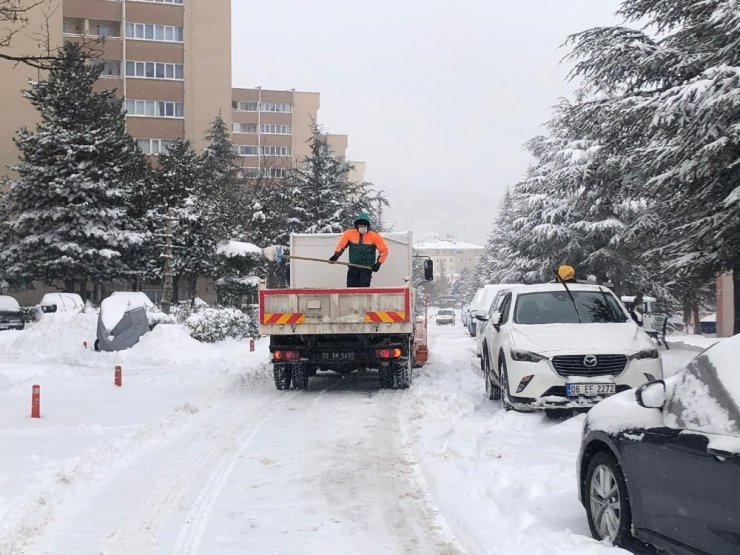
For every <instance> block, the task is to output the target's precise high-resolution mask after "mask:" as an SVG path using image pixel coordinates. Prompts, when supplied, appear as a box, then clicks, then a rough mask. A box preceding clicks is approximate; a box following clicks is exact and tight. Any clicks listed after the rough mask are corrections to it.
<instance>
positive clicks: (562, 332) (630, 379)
mask: <svg viewBox="0 0 740 555" xmlns="http://www.w3.org/2000/svg"><path fill="white" fill-rule="evenodd" d="M482 349H483V351H482V357H483V360H482V366H483V373H484V376H485V381H486V394H487V396H488V398H489V399H501V402H502V404H503V406H504V408H505V409H506V410H510V409H517V410H532V409H539V408H544V409H563V408H574V407H589V406H592V405H594V404H596V403H597V402H598V401H600V400H601V399H603V398H604V397H607V396H609V395H613V394H614V393H618V392H620V391H624V390H626V389H630V388H632V387H637V386H639V385H641V384H643V383H644V382H647V381H652V380H656V379H661V378H662V377H663V366H662V363H661V360H660V356H659V355H658V350H657V348H656V346H655V345H654V344H653V342H652V341H651V339H650V338H649V337H648V336H647V334H646V333H645V332H643V331H642V330H641V329H640V328H639V327H638V326H637V324H635V322H634V321H633V320H632V319H631V318H630V317H629V315H628V313H627V311H626V309H625V308H624V305H622V304H621V303H620V302H619V300H618V299H617V297H615V296H614V294H613V293H612V292H611V291H610V290H609V289H607V288H606V287H603V286H600V285H587V284H582V283H569V284H568V285H567V289H566V287H565V286H564V285H563V284H562V283H546V284H541V285H527V286H524V287H519V288H517V289H512V290H510V291H508V292H503V293H501V294H500V295H499V296H498V298H497V299H496V302H495V304H494V306H493V307H492V308H491V311H490V312H489V321H488V325H486V326H485V328H484V337H483V344H482Z"/></svg>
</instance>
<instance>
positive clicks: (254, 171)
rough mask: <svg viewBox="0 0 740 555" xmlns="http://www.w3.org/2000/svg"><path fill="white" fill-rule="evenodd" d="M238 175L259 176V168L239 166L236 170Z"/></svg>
mask: <svg viewBox="0 0 740 555" xmlns="http://www.w3.org/2000/svg"><path fill="white" fill-rule="evenodd" d="M236 175H238V176H239V177H259V175H260V170H259V168H239V169H238V170H237V171H236Z"/></svg>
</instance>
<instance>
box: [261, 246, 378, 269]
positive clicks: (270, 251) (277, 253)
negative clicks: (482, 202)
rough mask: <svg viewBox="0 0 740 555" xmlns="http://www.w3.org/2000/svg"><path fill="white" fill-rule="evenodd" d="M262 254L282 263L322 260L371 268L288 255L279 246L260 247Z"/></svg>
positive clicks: (326, 261)
mask: <svg viewBox="0 0 740 555" xmlns="http://www.w3.org/2000/svg"><path fill="white" fill-rule="evenodd" d="M262 256H264V257H265V258H266V259H267V260H270V261H272V262H278V263H280V264H281V263H283V262H285V261H286V260H291V259H293V260H309V261H311V262H323V263H325V264H341V265H342V266H350V267H352V268H360V269H362V270H372V269H373V268H372V266H362V265H360V264H352V263H351V262H340V261H338V260H337V261H336V262H331V261H330V260H326V259H324V258H315V257H313V256H290V255H288V254H285V250H284V249H283V247H279V246H271V247H265V248H264V249H262Z"/></svg>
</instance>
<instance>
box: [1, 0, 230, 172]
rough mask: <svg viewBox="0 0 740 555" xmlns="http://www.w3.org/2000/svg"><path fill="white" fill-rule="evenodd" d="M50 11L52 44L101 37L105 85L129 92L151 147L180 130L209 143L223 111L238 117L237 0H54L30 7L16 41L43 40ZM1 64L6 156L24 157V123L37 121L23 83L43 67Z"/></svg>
mask: <svg viewBox="0 0 740 555" xmlns="http://www.w3.org/2000/svg"><path fill="white" fill-rule="evenodd" d="M47 19H48V26H49V30H50V36H49V39H50V40H49V42H50V45H51V46H52V48H55V47H58V46H60V45H61V44H62V41H66V40H73V41H74V40H85V42H86V43H90V42H91V41H98V40H99V42H95V44H94V47H93V48H94V53H95V55H96V57H97V58H98V61H99V63H101V64H102V65H103V74H102V75H101V78H100V80H99V82H98V86H99V87H101V88H107V89H116V91H117V92H118V93H119V94H120V95H121V96H122V97H123V98H124V107H125V108H126V110H127V118H126V124H127V129H128V131H129V133H130V134H131V135H132V136H133V137H135V138H136V139H137V141H138V143H139V145H140V146H141V148H142V150H143V151H144V152H145V153H147V154H152V155H156V154H159V153H160V152H162V150H163V149H165V148H166V147H167V145H168V144H169V142H170V141H172V140H173V139H175V138H178V137H180V138H186V139H189V140H190V141H191V142H192V144H193V146H194V147H195V148H196V149H200V148H202V147H203V145H204V142H205V141H204V138H203V135H204V132H205V131H206V130H207V129H208V127H209V126H210V124H211V122H212V121H213V118H215V117H216V115H218V114H219V113H220V114H221V116H222V117H223V118H224V120H225V121H226V122H227V125H231V113H232V112H231V1H230V0H56V1H55V0H46V1H44V2H42V4H40V5H39V6H37V7H36V8H34V10H33V11H32V12H31V13H30V21H29V24H28V26H27V27H26V28H25V29H24V32H23V33H22V35H20V36H19V40H17V41H16V40H14V42H13V45H12V47H13V49H14V50H16V51H19V52H28V51H29V50H28V49H33V48H37V45H36V44H35V43H34V40H36V41H37V39H34V37H38V35H39V33H41V32H42V31H43V29H44V27H45V25H46V23H45V22H46V21H47ZM0 70H1V71H2V74H3V78H4V80H5V82H6V83H7V82H8V81H10V84H11V86H8V87H3V88H2V92H1V93H0V101H2V111H3V118H0V163H2V164H8V163H14V162H15V161H16V160H17V157H18V153H17V151H16V149H15V146H14V145H13V143H12V137H13V134H14V133H15V131H16V129H18V128H19V127H21V126H23V125H26V126H32V125H33V123H34V122H35V121H37V116H36V112H35V110H34V109H33V108H32V107H31V105H30V104H29V103H28V101H27V100H25V99H24V98H22V96H21V90H22V89H24V88H26V87H27V86H28V85H27V81H28V79H29V78H32V79H37V78H39V77H40V75H39V74H38V72H36V71H35V70H29V69H28V68H26V67H24V66H17V67H15V68H14V67H12V65H11V64H9V63H3V65H2V66H0ZM6 115H7V116H8V117H6ZM3 168H4V166H3ZM0 171H2V170H0Z"/></svg>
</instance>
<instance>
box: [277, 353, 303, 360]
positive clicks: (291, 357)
mask: <svg viewBox="0 0 740 555" xmlns="http://www.w3.org/2000/svg"><path fill="white" fill-rule="evenodd" d="M272 357H273V358H274V359H275V360H298V359H299V358H301V353H300V352H299V351H275V352H273V353H272Z"/></svg>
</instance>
